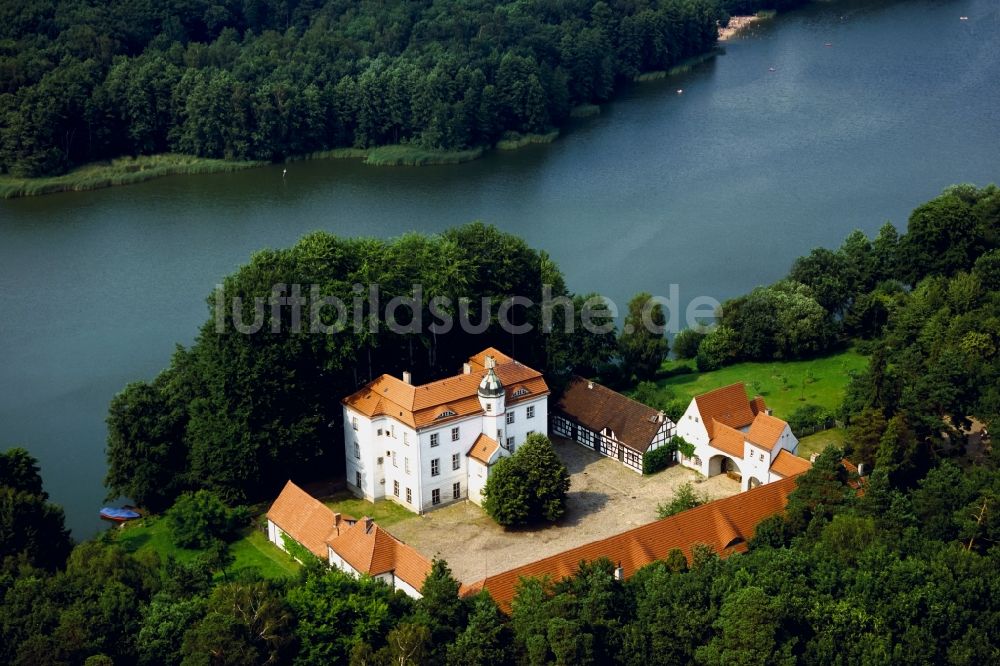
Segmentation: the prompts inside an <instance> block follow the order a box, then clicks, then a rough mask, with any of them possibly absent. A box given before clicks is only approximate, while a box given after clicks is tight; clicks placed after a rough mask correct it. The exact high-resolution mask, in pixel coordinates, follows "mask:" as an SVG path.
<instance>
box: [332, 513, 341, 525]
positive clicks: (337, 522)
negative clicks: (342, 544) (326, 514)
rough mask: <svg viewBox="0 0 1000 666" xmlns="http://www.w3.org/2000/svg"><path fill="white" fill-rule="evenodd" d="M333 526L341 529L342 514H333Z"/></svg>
mask: <svg viewBox="0 0 1000 666" xmlns="http://www.w3.org/2000/svg"><path fill="white" fill-rule="evenodd" d="M333 524H334V525H336V526H337V527H340V513H339V512H338V513H335V514H333Z"/></svg>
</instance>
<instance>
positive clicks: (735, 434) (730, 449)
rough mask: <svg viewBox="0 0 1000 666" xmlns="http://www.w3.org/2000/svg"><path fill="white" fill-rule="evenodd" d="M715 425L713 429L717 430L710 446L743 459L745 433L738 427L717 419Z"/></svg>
mask: <svg viewBox="0 0 1000 666" xmlns="http://www.w3.org/2000/svg"><path fill="white" fill-rule="evenodd" d="M713 426H714V427H713V428H712V430H713V431H714V432H715V437H713V438H712V440H711V441H710V442H709V443H708V444H709V446H712V447H715V448H717V449H719V450H720V451H724V452H725V453H728V454H729V455H731V456H733V457H734V458H738V459H740V460H742V459H743V442H744V438H745V435H744V434H743V433H742V432H741V431H739V430H737V429H736V428H731V427H729V426H727V425H725V424H724V423H719V422H718V421H715V422H714V424H713Z"/></svg>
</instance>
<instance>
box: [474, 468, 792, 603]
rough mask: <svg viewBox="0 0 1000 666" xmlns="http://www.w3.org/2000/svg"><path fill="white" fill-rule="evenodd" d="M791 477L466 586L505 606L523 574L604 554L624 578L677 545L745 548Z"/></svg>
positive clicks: (775, 509) (781, 501)
mask: <svg viewBox="0 0 1000 666" xmlns="http://www.w3.org/2000/svg"><path fill="white" fill-rule="evenodd" d="M795 485H796V481H795V479H794V478H787V479H782V480H780V481H776V482H774V483H769V484H766V485H763V486H758V487H756V488H753V489H751V490H748V491H746V492H744V493H740V494H738V495H733V496H732V497H727V498H725V499H720V500H715V501H714V502H709V503H708V504H703V505H702V506H699V507H696V508H694V509H690V510H689V511H684V512H682V513H679V514H677V515H674V516H670V517H669V518H664V519H663V520H658V521H656V522H653V523H649V524H648V525H643V526H641V527H637V528H635V529H632V530H629V531H627V532H624V533H622V534H617V535H615V536H612V537H609V538H607V539H601V540H600V541H594V542H592V543H588V544H585V545H583V546H580V547H578V548H573V549H571V550H567V551H565V552H562V553H559V554H558V555H552V556H550V557H546V558H544V559H541V560H538V561H536V562H532V563H530V564H526V565H524V566H520V567H517V568H516V569H511V570H510V571H505V572H503V573H501V574H497V575H495V576H489V577H487V578H485V579H483V580H481V581H479V582H477V583H474V584H472V585H468V586H465V588H463V593H466V594H470V593H473V592H476V591H478V590H481V589H486V590H487V591H488V592H489V593H490V595H492V597H493V598H494V600H496V602H497V603H498V604H499V605H500V607H501V608H502V609H503V610H504V611H505V612H508V613H509V612H510V608H511V606H510V604H511V601H512V600H513V599H514V593H515V590H516V587H517V584H518V581H519V580H520V579H521V578H526V577H542V576H546V575H547V576H550V577H551V578H552V579H553V580H560V579H562V578H566V577H568V576H571V575H573V574H574V573H575V572H576V570H577V567H579V564H580V562H581V561H593V560H596V559H599V558H601V557H607V558H608V559H610V560H611V561H612V562H615V563H617V564H619V566H621V567H622V570H623V574H624V576H625V577H626V578H628V577H630V576H632V575H633V574H634V573H635V572H636V571H638V570H639V569H640V568H641V567H644V566H646V565H647V564H649V563H651V562H653V561H655V560H659V559H664V558H666V557H667V555H668V554H669V553H670V551H671V550H673V549H675V548H677V549H680V550H681V552H683V553H684V556H685V557H687V558H688V561H690V559H691V547H692V546H693V545H695V544H699V543H702V544H706V545H708V546H709V547H710V548H712V550H714V551H715V552H716V553H719V554H720V555H723V556H725V555H728V554H730V553H734V552H742V551H744V550H746V542H747V541H748V540H749V539H750V538H752V537H753V534H754V530H755V529H756V527H757V524H758V523H760V521H762V520H764V519H765V518H768V517H769V516H773V515H774V514H776V513H779V512H781V511H783V510H784V508H785V502H786V501H787V500H788V495H789V493H791V492H792V490H794V489H795Z"/></svg>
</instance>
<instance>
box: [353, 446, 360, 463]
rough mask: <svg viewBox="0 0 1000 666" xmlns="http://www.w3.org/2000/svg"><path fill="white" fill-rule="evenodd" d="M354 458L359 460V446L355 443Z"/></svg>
mask: <svg viewBox="0 0 1000 666" xmlns="http://www.w3.org/2000/svg"><path fill="white" fill-rule="evenodd" d="M354 457H355V458H358V459H359V460H360V459H361V445H360V444H358V443H357V442H354Z"/></svg>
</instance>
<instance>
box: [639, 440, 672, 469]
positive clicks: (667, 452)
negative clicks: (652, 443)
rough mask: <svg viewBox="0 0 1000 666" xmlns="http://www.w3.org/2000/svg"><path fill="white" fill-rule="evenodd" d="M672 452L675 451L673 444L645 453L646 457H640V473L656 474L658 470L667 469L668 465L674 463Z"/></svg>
mask: <svg viewBox="0 0 1000 666" xmlns="http://www.w3.org/2000/svg"><path fill="white" fill-rule="evenodd" d="M674 451H676V449H675V448H674V447H673V442H670V443H668V444H666V445H664V446H661V447H660V448H658V449H653V450H652V451H646V455H644V456H643V457H642V473H643V474H656V473H657V472H659V471H660V470H662V469H666V468H667V467H669V466H670V463H672V462H673V461H674Z"/></svg>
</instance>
